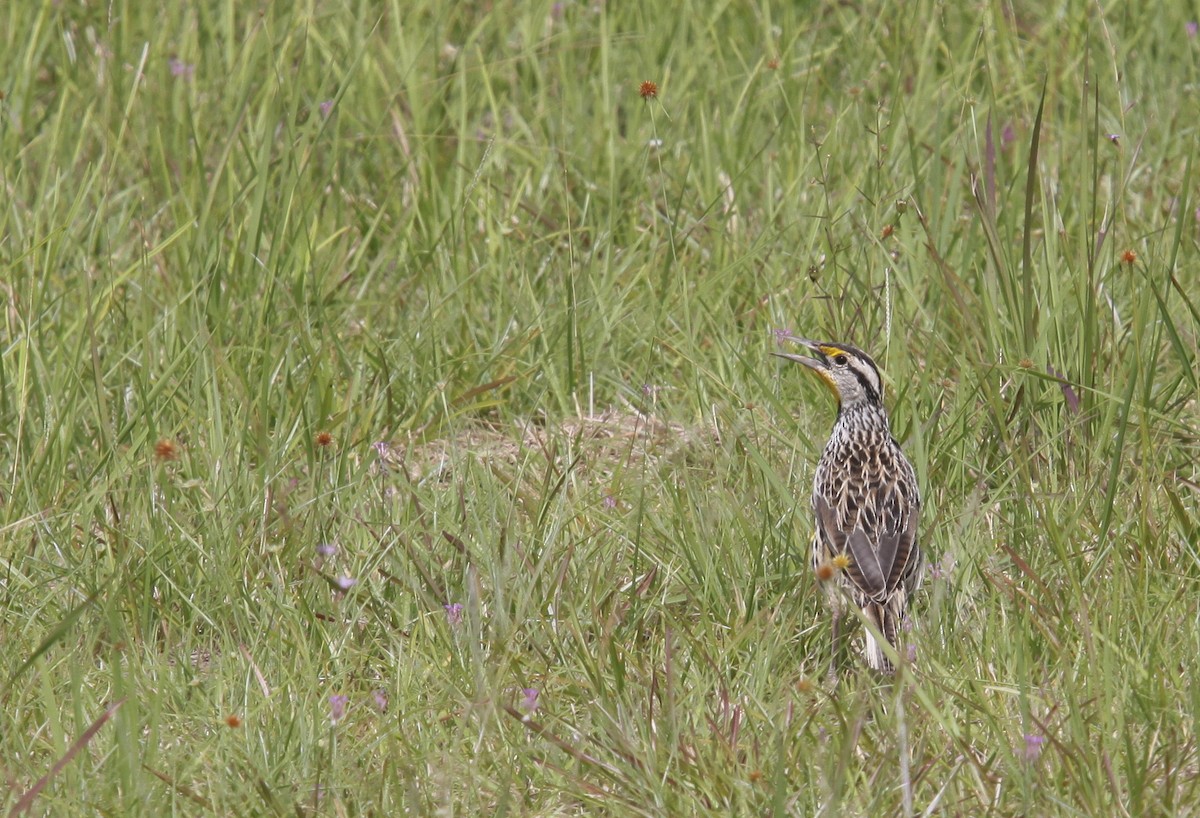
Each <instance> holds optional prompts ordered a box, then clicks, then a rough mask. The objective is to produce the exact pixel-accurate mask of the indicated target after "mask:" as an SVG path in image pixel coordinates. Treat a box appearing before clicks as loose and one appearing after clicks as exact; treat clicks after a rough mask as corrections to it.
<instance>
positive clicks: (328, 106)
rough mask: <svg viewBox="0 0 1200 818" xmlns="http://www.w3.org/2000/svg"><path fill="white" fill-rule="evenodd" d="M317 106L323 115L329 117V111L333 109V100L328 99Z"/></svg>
mask: <svg viewBox="0 0 1200 818" xmlns="http://www.w3.org/2000/svg"><path fill="white" fill-rule="evenodd" d="M317 107H318V108H319V109H320V110H321V116H323V117H326V118H328V116H329V112H330V111H332V110H333V100H331V99H327V100H325V101H324V102H322V103H321V104H320V105H318V106H317Z"/></svg>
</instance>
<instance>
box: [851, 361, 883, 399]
mask: <svg viewBox="0 0 1200 818" xmlns="http://www.w3.org/2000/svg"><path fill="white" fill-rule="evenodd" d="M850 371H851V372H853V373H854V377H855V378H857V379H858V383H859V385H860V386H862V388H863V392H865V393H866V395H867V398H868V399H869V400H871V401H874V402H875V403H878V402H879V390H878V389H876V388H875V385H874V384H873V383H871V379H870V378H868V377H867V376H866V373H864V372H863V371H862V370H860V369H859V368H858V367H850Z"/></svg>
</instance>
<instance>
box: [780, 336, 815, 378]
mask: <svg viewBox="0 0 1200 818" xmlns="http://www.w3.org/2000/svg"><path fill="white" fill-rule="evenodd" d="M790 340H792V341H794V342H795V343H797V344H800V345H801V346H805V347H808V348H809V349H811V350H812V351H813V352H815V353H816V357H813V358H810V357H809V356H807V355H792V354H791V353H788V352H772V353H771V354H772V355H774V356H775V357H776V358H786V359H787V360H789V361H795V362H796V363H798V364H804V365H805V366H807V367H808V368H809V369H815V370H816V371H818V372H823V371H826V370H828V369H829V361H828V360H827V359H826V357H825V353H824V352H822V351H821V345H820V344H819V343H817V342H816V341H810V340H808V339H807V338H792V339H790Z"/></svg>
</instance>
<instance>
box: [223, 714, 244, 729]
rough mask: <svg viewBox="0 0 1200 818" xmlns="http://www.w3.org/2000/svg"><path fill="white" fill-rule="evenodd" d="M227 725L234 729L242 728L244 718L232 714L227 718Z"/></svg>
mask: <svg viewBox="0 0 1200 818" xmlns="http://www.w3.org/2000/svg"><path fill="white" fill-rule="evenodd" d="M225 724H227V725H228V726H230V727H233V728H238V727H241V726H242V717H241V716H239V715H238V714H237V713H230V714H229V715H228V716H226V717H225Z"/></svg>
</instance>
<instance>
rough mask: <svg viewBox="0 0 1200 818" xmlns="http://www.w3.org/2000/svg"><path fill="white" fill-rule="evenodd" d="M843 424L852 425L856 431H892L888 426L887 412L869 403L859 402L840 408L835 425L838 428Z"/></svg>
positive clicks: (876, 404)
mask: <svg viewBox="0 0 1200 818" xmlns="http://www.w3.org/2000/svg"><path fill="white" fill-rule="evenodd" d="M843 424H849V425H852V426H854V428H856V429H878V430H880V431H883V432H890V431H891V428H890V426H889V425H888V416H887V412H885V411H884V409H883V407H882V406H880V405H879V404H878V403H870V402H868V401H859V402H857V403H851V404H842V405H841V406H839V407H838V416H837V423H836V424H834V425H835V427H836V426H841V425H843Z"/></svg>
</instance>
